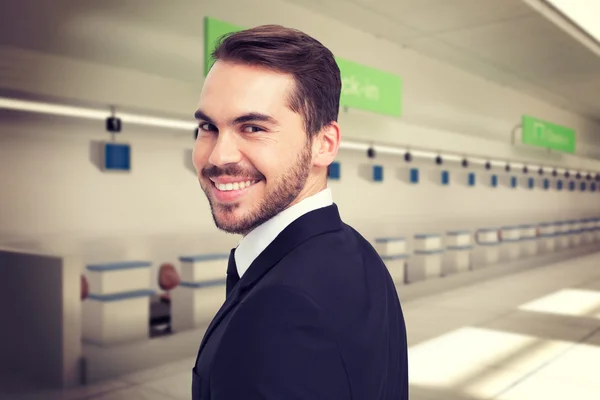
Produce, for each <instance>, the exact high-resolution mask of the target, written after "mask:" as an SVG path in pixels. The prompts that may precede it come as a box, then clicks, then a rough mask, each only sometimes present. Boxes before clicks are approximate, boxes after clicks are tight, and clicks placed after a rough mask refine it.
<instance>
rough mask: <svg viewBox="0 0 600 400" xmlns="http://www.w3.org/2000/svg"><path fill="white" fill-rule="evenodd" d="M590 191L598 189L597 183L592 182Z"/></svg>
mask: <svg viewBox="0 0 600 400" xmlns="http://www.w3.org/2000/svg"><path fill="white" fill-rule="evenodd" d="M590 191H592V192H595V191H596V183H594V182H592V183H590Z"/></svg>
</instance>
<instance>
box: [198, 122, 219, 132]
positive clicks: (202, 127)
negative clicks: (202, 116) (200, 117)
mask: <svg viewBox="0 0 600 400" xmlns="http://www.w3.org/2000/svg"><path fill="white" fill-rule="evenodd" d="M198 128H200V130H202V131H206V132H214V131H216V130H217V128H216V127H215V126H214V125H212V124H209V123H208V122H205V123H202V124H200V125H198Z"/></svg>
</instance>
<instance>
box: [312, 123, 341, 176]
mask: <svg viewBox="0 0 600 400" xmlns="http://www.w3.org/2000/svg"><path fill="white" fill-rule="evenodd" d="M341 139H342V135H341V130H340V126H339V124H338V123H337V122H335V121H332V122H331V123H330V124H329V125H327V126H324V127H323V129H321V131H320V132H319V133H318V134H317V135H316V136H315V137H314V139H313V145H312V149H313V165H314V166H315V167H327V166H329V164H331V163H332V162H333V161H334V160H335V158H336V157H337V153H338V149H339V148H340V142H341Z"/></svg>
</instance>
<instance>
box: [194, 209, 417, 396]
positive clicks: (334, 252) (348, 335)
mask: <svg viewBox="0 0 600 400" xmlns="http://www.w3.org/2000/svg"><path fill="white" fill-rule="evenodd" d="M231 258H232V259H233V257H231ZM192 399H193V400H200V399H201V400H242V399H244V400H253V399H265V400H292V399H302V400H304V399H306V400H346V399H348V400H350V399H352V400H379V399H381V400H384V399H385V400H388V399H389V400H391V399H394V400H407V399H408V360H407V342H406V329H405V324H404V317H403V313H402V309H401V306H400V301H399V299H398V295H397V292H396V288H395V286H394V283H393V281H392V279H391V277H390V274H389V273H388V271H387V268H386V267H385V265H384V263H383V262H382V260H381V258H380V257H379V255H378V254H377V252H376V251H375V249H374V248H373V247H372V246H371V245H370V244H369V243H368V242H367V241H366V240H365V239H364V238H363V237H362V236H361V235H360V234H359V233H358V232H356V231H355V230H354V229H353V228H351V227H350V226H348V225H346V224H345V223H343V222H342V220H341V219H340V215H339V212H338V208H337V206H336V205H335V204H333V205H331V206H329V207H325V208H320V209H317V210H314V211H311V212H308V213H306V214H305V215H303V216H301V217H300V218H298V219H296V220H295V221H294V222H292V223H291V224H290V225H288V226H287V227H286V228H285V229H284V230H283V231H282V232H281V233H280V234H279V236H277V237H276V238H275V240H274V241H273V242H271V244H270V245H269V246H268V247H267V248H266V249H265V250H264V251H263V252H262V253H261V254H260V255H259V256H258V257H257V258H256V259H255V260H254V262H253V263H252V264H251V265H250V267H249V268H248V270H247V271H246V273H245V274H244V275H243V276H242V278H241V279H240V281H239V282H238V283H237V284H236V285H235V287H234V288H233V290H232V291H231V292H230V293H229V295H228V296H227V299H226V300H225V303H224V304H223V306H222V307H221V309H220V310H219V311H218V313H217V314H216V316H215V317H214V319H213V321H212V322H211V324H210V326H209V327H208V329H207V331H206V333H205V335H204V338H203V340H202V343H201V344H200V349H199V351H198V357H197V360H196V364H195V366H194V368H193V370H192Z"/></svg>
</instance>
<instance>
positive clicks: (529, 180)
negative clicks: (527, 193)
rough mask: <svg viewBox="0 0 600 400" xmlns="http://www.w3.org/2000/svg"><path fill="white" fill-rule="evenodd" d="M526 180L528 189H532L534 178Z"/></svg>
mask: <svg viewBox="0 0 600 400" xmlns="http://www.w3.org/2000/svg"><path fill="white" fill-rule="evenodd" d="M527 181H528V182H527V183H528V185H529V189H533V188H534V187H535V178H529V179H528V180H527Z"/></svg>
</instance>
